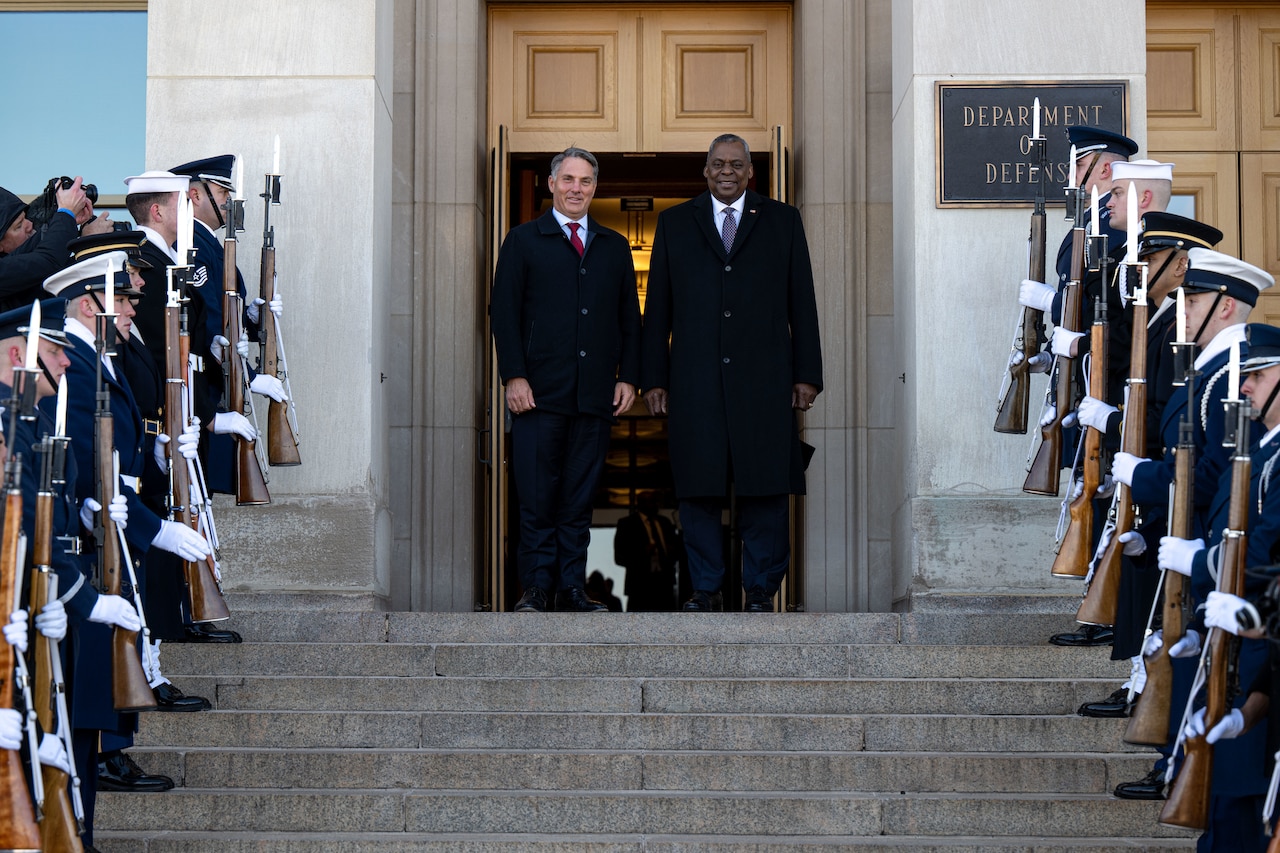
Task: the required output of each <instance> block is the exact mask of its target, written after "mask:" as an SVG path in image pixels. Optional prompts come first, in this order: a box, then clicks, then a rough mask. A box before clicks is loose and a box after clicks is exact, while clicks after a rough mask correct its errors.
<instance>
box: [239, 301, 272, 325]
mask: <svg viewBox="0 0 1280 853" xmlns="http://www.w3.org/2000/svg"><path fill="white" fill-rule="evenodd" d="M266 304H267V301H266V300H265V299H263V298H262V297H258V298H257V299H255V300H253V301H252V302H250V303H249V304H248V305H246V306H245V309H244V315H245V316H246V317H248V318H249V322H250V323H256V322H258V318H260V317H261V316H262V306H263V305H266Z"/></svg>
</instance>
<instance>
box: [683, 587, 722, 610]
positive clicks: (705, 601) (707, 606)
mask: <svg viewBox="0 0 1280 853" xmlns="http://www.w3.org/2000/svg"><path fill="white" fill-rule="evenodd" d="M684 609H685V610H690V611H698V612H704V613H710V612H719V611H721V610H724V596H722V595H721V594H720V591H719V590H717V591H715V592H704V591H703V590H697V591H695V592H694V593H693V595H692V596H691V597H690V598H689V600H688V601H686V602H685V603H684Z"/></svg>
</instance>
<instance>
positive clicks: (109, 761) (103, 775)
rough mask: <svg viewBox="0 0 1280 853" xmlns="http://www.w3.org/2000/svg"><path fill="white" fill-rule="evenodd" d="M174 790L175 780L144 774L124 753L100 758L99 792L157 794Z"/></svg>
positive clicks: (109, 754)
mask: <svg viewBox="0 0 1280 853" xmlns="http://www.w3.org/2000/svg"><path fill="white" fill-rule="evenodd" d="M172 788H173V780H172V779H170V778H169V777H168V776H161V775H159V774H156V775H154V776H153V775H150V774H147V773H143V772H142V768H141V767H139V766H138V765H137V764H136V763H135V762H134V760H133V759H132V758H130V757H129V756H127V755H125V754H124V753H123V752H120V751H118V750H117V751H116V752H108V753H103V754H102V755H100V756H98V790H100V791H131V792H133V793H138V794H143V793H156V792H159V791H168V790H170V789H172Z"/></svg>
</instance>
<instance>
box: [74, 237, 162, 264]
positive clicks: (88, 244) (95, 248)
mask: <svg viewBox="0 0 1280 853" xmlns="http://www.w3.org/2000/svg"><path fill="white" fill-rule="evenodd" d="M146 242H147V235H146V233H145V232H143V231H107V232H105V233H103V234H90V235H89V236H88V237H77V238H76V239H74V240H72V241H71V242H70V243H68V244H67V250H68V251H69V252H71V255H72V257H73V258H74V259H75V260H77V261H83V260H85V259H86V258H92V257H94V256H95V255H101V254H104V253H106V252H124V253H125V254H127V255H128V256H129V265H130V266H133V267H137V268H139V269H147V270H149V269H151V264H150V263H148V262H147V260H146V259H145V258H143V257H142V247H143V246H144V245H145V244H146Z"/></svg>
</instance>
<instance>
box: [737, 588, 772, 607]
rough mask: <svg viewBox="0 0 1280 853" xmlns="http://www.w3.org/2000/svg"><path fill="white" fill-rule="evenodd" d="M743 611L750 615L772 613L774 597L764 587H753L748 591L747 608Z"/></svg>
mask: <svg viewBox="0 0 1280 853" xmlns="http://www.w3.org/2000/svg"><path fill="white" fill-rule="evenodd" d="M743 609H744V610H746V612H748V613H772V612H773V596H772V595H770V594H769V593H767V592H765V591H764V587H759V586H753V587H751V589H749V590H747V606H746V607H745V608H743Z"/></svg>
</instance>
